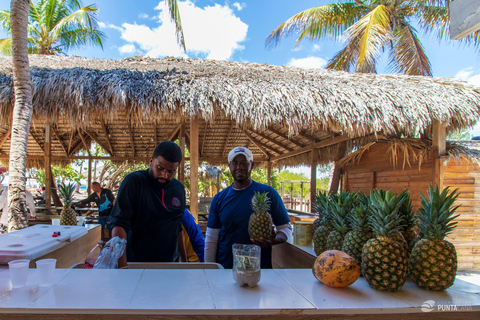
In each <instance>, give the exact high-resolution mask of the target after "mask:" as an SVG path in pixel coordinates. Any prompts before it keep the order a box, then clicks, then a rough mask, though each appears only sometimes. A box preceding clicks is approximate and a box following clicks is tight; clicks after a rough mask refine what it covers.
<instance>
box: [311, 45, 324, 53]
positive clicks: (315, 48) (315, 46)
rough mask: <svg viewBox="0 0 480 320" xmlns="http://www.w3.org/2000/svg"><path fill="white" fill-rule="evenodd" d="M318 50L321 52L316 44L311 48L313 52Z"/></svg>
mask: <svg viewBox="0 0 480 320" xmlns="http://www.w3.org/2000/svg"><path fill="white" fill-rule="evenodd" d="M320 50H322V47H321V46H320V45H318V44H314V45H313V48H312V51H313V52H316V51H320Z"/></svg>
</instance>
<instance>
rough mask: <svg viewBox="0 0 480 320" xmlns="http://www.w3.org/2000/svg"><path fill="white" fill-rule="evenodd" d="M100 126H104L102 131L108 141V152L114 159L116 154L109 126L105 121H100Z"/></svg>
mask: <svg viewBox="0 0 480 320" xmlns="http://www.w3.org/2000/svg"><path fill="white" fill-rule="evenodd" d="M100 124H101V125H102V131H103V134H104V135H105V140H106V141H107V145H108V151H109V153H110V154H111V155H112V157H113V156H114V153H113V148H112V144H111V143H110V138H109V136H108V130H107V125H106V124H105V121H104V120H103V119H100ZM155 129H156V126H155ZM155 133H156V131H155ZM155 137H156V135H155Z"/></svg>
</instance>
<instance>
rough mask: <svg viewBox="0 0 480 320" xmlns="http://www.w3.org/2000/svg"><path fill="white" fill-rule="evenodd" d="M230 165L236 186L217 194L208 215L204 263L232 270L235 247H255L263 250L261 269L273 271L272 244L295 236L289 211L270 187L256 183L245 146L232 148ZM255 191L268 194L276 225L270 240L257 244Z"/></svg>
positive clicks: (229, 158) (271, 212)
mask: <svg viewBox="0 0 480 320" xmlns="http://www.w3.org/2000/svg"><path fill="white" fill-rule="evenodd" d="M228 166H229V169H230V172H231V173H232V176H233V184H232V185H231V186H229V187H228V188H226V189H224V190H222V191H221V192H220V193H218V194H216V195H215V197H214V198H213V201H212V204H211V206H210V211H209V214H208V222H207V231H206V237H205V262H218V263H220V264H221V265H222V266H223V267H224V268H230V269H231V268H232V267H233V253H232V245H233V244H234V243H239V244H251V243H253V244H256V245H259V246H260V247H261V248H262V249H261V258H260V261H261V268H272V245H275V244H279V243H283V242H285V241H287V239H288V238H289V237H290V236H291V235H292V226H291V225H290V218H289V217H288V213H287V210H286V209H285V206H284V205H283V201H282V199H281V197H280V195H279V194H278V192H277V191H276V190H275V189H273V188H272V187H270V186H267V185H264V184H261V183H258V182H256V181H253V180H252V178H251V171H252V169H253V167H254V162H253V154H252V152H251V151H250V150H249V149H247V148H245V147H236V148H233V149H232V150H231V151H230V152H229V153H228ZM255 192H268V196H269V198H270V200H271V205H270V211H269V212H270V214H271V216H272V219H273V223H274V224H275V226H276V230H277V231H276V232H275V231H272V237H271V238H270V239H263V240H261V241H254V240H253V239H250V236H249V235H248V220H249V218H250V215H251V214H252V213H253V210H252V206H251V203H252V198H253V195H254V193H255Z"/></svg>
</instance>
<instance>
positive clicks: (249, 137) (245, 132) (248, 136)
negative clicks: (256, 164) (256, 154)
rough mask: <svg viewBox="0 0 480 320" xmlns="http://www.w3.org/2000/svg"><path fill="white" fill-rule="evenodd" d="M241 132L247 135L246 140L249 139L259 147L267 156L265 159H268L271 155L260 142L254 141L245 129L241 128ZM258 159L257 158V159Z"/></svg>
mask: <svg viewBox="0 0 480 320" xmlns="http://www.w3.org/2000/svg"><path fill="white" fill-rule="evenodd" d="M242 131H243V133H244V134H245V135H246V136H247V138H248V140H250V141H251V142H252V143H253V144H254V145H256V146H257V148H258V149H260V151H262V153H263V154H264V155H265V156H266V157H267V159H270V158H271V156H270V154H269V153H268V152H267V150H265V149H264V148H263V147H262V145H261V144H259V143H258V142H257V141H255V139H254V138H253V137H252V136H250V134H249V133H248V132H247V131H246V130H242ZM257 161H258V160H257Z"/></svg>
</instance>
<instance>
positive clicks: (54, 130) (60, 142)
mask: <svg viewBox="0 0 480 320" xmlns="http://www.w3.org/2000/svg"><path fill="white" fill-rule="evenodd" d="M51 128H52V132H53V134H54V135H55V137H56V138H57V140H58V143H59V144H60V146H61V147H62V149H63V151H65V155H66V156H68V150H67V147H65V145H64V144H63V142H62V139H61V138H60V135H59V134H58V131H57V129H55V126H52V127H51Z"/></svg>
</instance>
